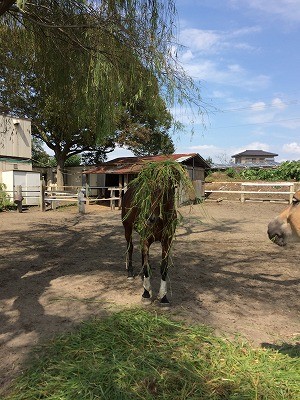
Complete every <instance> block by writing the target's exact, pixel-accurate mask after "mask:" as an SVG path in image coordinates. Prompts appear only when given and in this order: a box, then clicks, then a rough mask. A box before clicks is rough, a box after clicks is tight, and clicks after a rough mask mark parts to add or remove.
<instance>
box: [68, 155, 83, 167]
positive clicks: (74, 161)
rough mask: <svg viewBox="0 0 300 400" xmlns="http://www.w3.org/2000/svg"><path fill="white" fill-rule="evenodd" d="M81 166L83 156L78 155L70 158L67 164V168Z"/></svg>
mask: <svg viewBox="0 0 300 400" xmlns="http://www.w3.org/2000/svg"><path fill="white" fill-rule="evenodd" d="M79 165H81V156H80V155H78V154H74V155H73V156H70V157H68V158H67V160H66V162H65V166H66V167H78V166H79Z"/></svg>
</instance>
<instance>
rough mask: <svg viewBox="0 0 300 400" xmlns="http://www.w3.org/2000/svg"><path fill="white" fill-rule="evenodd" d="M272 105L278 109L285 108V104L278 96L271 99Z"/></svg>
mask: <svg viewBox="0 0 300 400" xmlns="http://www.w3.org/2000/svg"><path fill="white" fill-rule="evenodd" d="M272 106H273V107H276V108H278V109H280V110H284V109H285V108H286V104H285V103H284V102H283V101H282V100H281V99H279V97H276V98H275V99H273V100H272Z"/></svg>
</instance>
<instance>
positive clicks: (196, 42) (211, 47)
mask: <svg viewBox="0 0 300 400" xmlns="http://www.w3.org/2000/svg"><path fill="white" fill-rule="evenodd" d="M260 31H261V29H260V28H259V27H245V28H241V29H237V30H233V31H216V30H203V29H197V28H184V29H182V30H181V32H180V36H179V42H180V43H181V44H182V45H183V46H184V47H186V48H188V49H190V50H191V51H192V52H193V53H201V54H202V55H203V54H214V53H219V52H220V51H223V50H224V49H230V50H232V48H237V49H241V50H247V51H249V50H251V51H253V50H255V48H254V47H253V46H252V45H250V44H248V43H247V42H244V41H242V42H240V41H238V39H239V38H240V37H241V36H245V35H251V34H253V33H258V32H260Z"/></svg>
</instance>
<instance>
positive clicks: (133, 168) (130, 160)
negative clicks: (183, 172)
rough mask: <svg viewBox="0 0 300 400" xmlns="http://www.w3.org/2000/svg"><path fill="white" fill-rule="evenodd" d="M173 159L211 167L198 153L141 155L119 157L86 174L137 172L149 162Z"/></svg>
mask: <svg viewBox="0 0 300 400" xmlns="http://www.w3.org/2000/svg"><path fill="white" fill-rule="evenodd" d="M166 160H173V161H177V162H179V163H182V164H184V165H193V166H195V167H202V168H205V169H208V168H209V165H208V164H207V162H206V161H205V160H204V159H203V158H202V157H201V156H200V155H199V154H198V153H188V154H168V155H162V154H161V155H157V156H141V157H119V158H115V159H113V160H110V161H107V162H105V163H102V164H100V165H99V166H98V167H96V168H93V169H90V170H88V171H85V172H84V173H85V174H137V173H139V171H140V170H141V169H142V167H143V165H145V163H147V162H155V161H166Z"/></svg>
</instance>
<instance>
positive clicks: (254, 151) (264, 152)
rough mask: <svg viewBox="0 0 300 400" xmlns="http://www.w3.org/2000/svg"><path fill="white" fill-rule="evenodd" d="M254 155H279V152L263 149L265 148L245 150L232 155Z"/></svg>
mask: <svg viewBox="0 0 300 400" xmlns="http://www.w3.org/2000/svg"><path fill="white" fill-rule="evenodd" d="M248 156H249V157H253V156H259V157H262V156H269V157H275V156H278V154H275V153H269V152H268V151H263V150H245V151H243V152H242V153H238V154H234V155H233V156H231V157H248Z"/></svg>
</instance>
